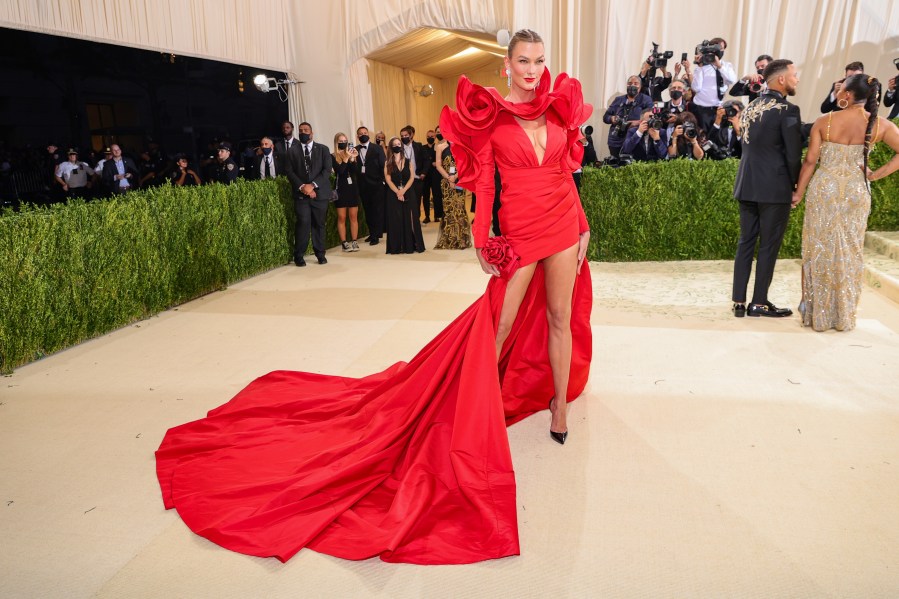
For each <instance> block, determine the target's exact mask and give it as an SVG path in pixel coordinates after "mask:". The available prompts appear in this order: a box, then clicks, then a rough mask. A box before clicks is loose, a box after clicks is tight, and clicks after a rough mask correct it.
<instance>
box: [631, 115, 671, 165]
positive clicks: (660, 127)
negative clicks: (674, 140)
mask: <svg viewBox="0 0 899 599" xmlns="http://www.w3.org/2000/svg"><path fill="white" fill-rule="evenodd" d="M664 129H665V119H664V118H663V116H662V114H661V112H656V109H655V108H648V109H646V110H644V111H643V114H642V115H641V116H640V124H639V125H637V126H636V127H635V128H633V129H631V130H630V131H628V132H627V137H626V138H625V139H624V145H622V146H621V153H622V154H629V155H630V156H632V157H633V159H634V160H640V161H652V160H664V159H666V158H667V157H668V135H667V134H666V133H665V130H664Z"/></svg>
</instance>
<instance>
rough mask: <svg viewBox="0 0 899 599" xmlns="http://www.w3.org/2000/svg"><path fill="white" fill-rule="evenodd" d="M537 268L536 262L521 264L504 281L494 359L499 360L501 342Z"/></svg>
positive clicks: (513, 319) (513, 322) (504, 340)
mask: <svg viewBox="0 0 899 599" xmlns="http://www.w3.org/2000/svg"><path fill="white" fill-rule="evenodd" d="M536 269H537V263H536V262H534V263H532V264H528V265H527V266H522V267H521V268H519V269H518V270H516V271H515V274H514V275H512V278H511V279H509V282H508V283H506V295H505V296H504V297H503V308H502V310H500V313H499V325H498V326H497V329H496V359H497V360H499V353H500V352H501V351H502V349H503V343H505V342H506V338H507V337H508V336H509V333H510V332H511V331H512V325H513V324H515V317H516V316H518V308H519V307H521V302H522V300H523V299H524V294H525V292H526V291H527V290H528V285H530V284H531V279H532V278H533V276H534V271H535V270H536Z"/></svg>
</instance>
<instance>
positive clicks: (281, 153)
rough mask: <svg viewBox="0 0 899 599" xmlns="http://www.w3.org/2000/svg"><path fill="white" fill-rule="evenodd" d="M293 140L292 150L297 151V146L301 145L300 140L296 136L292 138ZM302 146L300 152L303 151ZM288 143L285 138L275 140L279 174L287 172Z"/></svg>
mask: <svg viewBox="0 0 899 599" xmlns="http://www.w3.org/2000/svg"><path fill="white" fill-rule="evenodd" d="M291 139H292V140H293V141H291V142H290V151H291V152H296V150H297V147H299V145H300V140H298V139H297V138H295V137H292V138H291ZM302 151H303V150H302V148H301V149H300V153H302ZM286 160H287V144H286V143H285V141H284V138H283V137H282V138H281V139H276V140H275V168H276V169H277V170H278V173H279V174H282V175H284V174H286V173H287V163H286Z"/></svg>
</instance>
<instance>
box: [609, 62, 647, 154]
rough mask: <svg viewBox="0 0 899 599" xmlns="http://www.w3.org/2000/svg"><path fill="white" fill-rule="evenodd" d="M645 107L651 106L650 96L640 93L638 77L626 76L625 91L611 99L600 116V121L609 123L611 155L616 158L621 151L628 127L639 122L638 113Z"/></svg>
mask: <svg viewBox="0 0 899 599" xmlns="http://www.w3.org/2000/svg"><path fill="white" fill-rule="evenodd" d="M647 108H652V98H650V97H649V96H647V95H646V94H641V93H640V77H638V76H637V75H631V76H630V77H628V78H627V93H626V94H625V95H623V96H618V97H617V98H615V99H614V100H612V105H611V106H609V107H608V108H607V109H606V113H605V114H604V115H603V117H602V122H604V123H606V124H608V125H611V127H610V129H609V153H611V154H612V156H615V157H616V158H617V157H618V155H619V154H620V153H621V146H622V145H624V138H625V137H626V136H627V131H628V129H629V128H630V127H632V126H633V127H636V126H637V125H639V124H640V115H641V114H642V113H643V111H644V110H646V109H647Z"/></svg>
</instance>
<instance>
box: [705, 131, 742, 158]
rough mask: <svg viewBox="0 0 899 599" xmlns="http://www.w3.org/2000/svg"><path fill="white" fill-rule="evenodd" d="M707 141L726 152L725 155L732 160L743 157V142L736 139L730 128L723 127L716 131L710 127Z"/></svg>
mask: <svg viewBox="0 0 899 599" xmlns="http://www.w3.org/2000/svg"><path fill="white" fill-rule="evenodd" d="M728 137H729V138H730V139H728ZM709 139H711V140H712V141H713V142H715V145H716V146H718V147H719V148H721V149H722V150H726V151H727V155H728V156H730V157H732V158H740V157H741V156H742V155H743V142H742V141H740V139H738V138H737V135H736V134H735V133H734V130H733V128H732V127H725V126H723V125H722V126H721V127H718V128H717V129H716V128H715V127H712V131H711V133H709Z"/></svg>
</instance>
